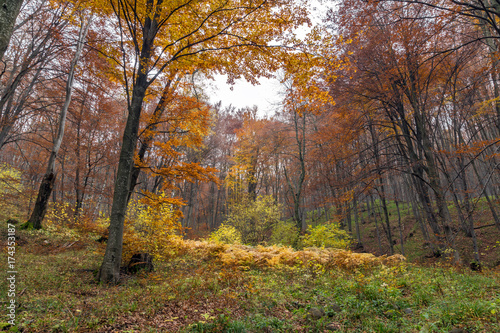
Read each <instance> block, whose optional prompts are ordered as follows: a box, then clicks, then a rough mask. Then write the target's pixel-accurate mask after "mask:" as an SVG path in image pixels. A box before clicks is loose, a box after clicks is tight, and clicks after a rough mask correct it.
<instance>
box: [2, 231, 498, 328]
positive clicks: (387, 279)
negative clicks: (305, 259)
mask: <svg viewBox="0 0 500 333" xmlns="http://www.w3.org/2000/svg"><path fill="white" fill-rule="evenodd" d="M18 232H19V234H20V237H21V239H23V240H24V242H23V244H22V245H19V246H17V251H16V265H17V271H18V275H17V282H16V283H17V285H16V290H17V294H18V296H17V298H16V301H17V306H18V307H17V310H16V324H17V325H16V326H15V327H9V326H8V325H4V324H2V325H0V327H3V329H4V330H11V331H15V330H17V331H19V332H325V331H328V330H336V331H338V332H449V331H451V330H452V329H454V328H462V329H464V330H465V331H466V332H499V331H500V316H499V314H500V278H499V275H498V273H497V272H495V271H484V272H482V273H477V272H469V271H459V270H456V269H454V268H450V267H420V266H416V265H412V264H407V263H400V264H397V265H395V266H391V267H388V266H384V265H379V266H375V267H372V268H369V269H353V270H346V269H341V268H335V267H334V268H325V267H319V266H298V265H297V266H280V265H278V266H274V267H260V268H259V267H252V266H245V267H241V266H230V265H224V264H223V263H221V262H220V261H218V260H216V259H210V258H207V257H199V256H193V255H180V256H178V257H176V258H173V259H170V260H168V261H166V262H162V263H157V264H156V267H155V272H153V273H150V274H139V275H136V276H127V275H125V276H124V277H123V278H122V282H121V284H119V285H117V286H103V285H99V284H97V283H96V282H95V273H96V270H97V269H98V267H99V264H100V260H101V259H102V253H101V251H102V250H99V248H98V246H99V245H98V243H95V242H91V241H87V242H84V241H83V240H81V239H79V240H76V243H73V242H75V240H74V238H72V237H69V236H68V237H69V238H68V239H64V238H58V239H54V240H53V239H50V238H48V236H47V234H46V233H42V232H40V233H37V232H30V233H28V232H21V231H18ZM72 243H73V244H72ZM0 269H1V271H2V274H4V273H5V272H6V271H7V270H6V267H5V260H2V266H1V268H0ZM0 290H1V291H2V294H1V300H2V301H5V300H7V295H6V292H5V290H7V285H6V279H5V277H4V276H2V277H1V280H0ZM313 308H316V309H320V310H322V311H323V312H322V313H324V315H322V316H321V317H319V318H317V317H312V316H311V315H310V314H309V313H310V312H311V311H312V310H313ZM0 321H1V322H2V323H5V322H6V321H7V318H6V316H5V311H4V313H2V317H1V319H0Z"/></svg>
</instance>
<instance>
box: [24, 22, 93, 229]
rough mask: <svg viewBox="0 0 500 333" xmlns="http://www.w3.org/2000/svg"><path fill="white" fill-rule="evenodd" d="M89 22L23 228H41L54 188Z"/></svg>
mask: <svg viewBox="0 0 500 333" xmlns="http://www.w3.org/2000/svg"><path fill="white" fill-rule="evenodd" d="M91 21H92V17H90V18H89V19H88V21H87V23H86V24H83V23H82V26H81V28H80V32H79V36H78V42H77V47H76V52H75V55H74V56H73V59H72V60H71V64H70V69H69V73H68V80H67V81H66V98H65V100H64V105H63V107H62V109H61V113H60V114H59V126H58V130H57V136H56V139H55V141H54V145H53V147H52V151H51V153H50V157H49V162H48V165H47V170H46V171H45V175H44V176H43V179H42V182H41V184H40V188H39V190H38V197H37V199H36V203H35V207H34V208H33V212H32V214H31V217H30V219H29V220H28V222H27V223H26V224H24V226H23V227H24V228H34V229H41V228H42V221H43V218H44V217H45V213H46V212H47V204H48V200H49V197H50V194H51V193H52V190H53V188H54V183H55V179H56V174H55V164H56V159H57V154H58V152H59V149H60V148H61V144H62V140H63V137H64V129H65V125H66V115H67V113H68V108H69V105H70V103H71V95H72V92H73V82H74V78H75V70H76V65H77V63H78V60H79V59H80V55H81V52H82V49H83V44H84V40H85V38H86V36H87V32H88V29H89V27H90V24H91Z"/></svg>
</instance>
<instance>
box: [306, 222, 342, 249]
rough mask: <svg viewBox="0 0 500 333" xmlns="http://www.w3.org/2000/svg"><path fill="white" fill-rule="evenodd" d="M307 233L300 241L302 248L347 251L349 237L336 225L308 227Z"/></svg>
mask: <svg viewBox="0 0 500 333" xmlns="http://www.w3.org/2000/svg"><path fill="white" fill-rule="evenodd" d="M307 232H308V233H307V234H306V235H305V236H304V237H303V239H302V245H303V246H304V247H318V248H323V249H324V248H333V249H347V248H348V247H349V245H350V244H351V236H349V234H348V233H347V231H345V230H342V229H340V226H339V225H338V224H336V223H328V224H320V225H317V226H315V227H312V226H309V227H308V229H307Z"/></svg>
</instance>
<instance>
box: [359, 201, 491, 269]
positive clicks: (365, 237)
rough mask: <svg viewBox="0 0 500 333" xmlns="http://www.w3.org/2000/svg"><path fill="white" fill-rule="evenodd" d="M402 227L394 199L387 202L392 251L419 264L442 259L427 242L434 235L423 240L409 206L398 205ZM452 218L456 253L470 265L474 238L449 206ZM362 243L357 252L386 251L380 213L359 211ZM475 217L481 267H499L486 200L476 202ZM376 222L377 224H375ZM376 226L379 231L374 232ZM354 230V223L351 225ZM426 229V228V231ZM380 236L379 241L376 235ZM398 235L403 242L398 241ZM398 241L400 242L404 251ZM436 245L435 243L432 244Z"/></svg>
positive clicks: (380, 252) (465, 264) (383, 227)
mask: <svg viewBox="0 0 500 333" xmlns="http://www.w3.org/2000/svg"><path fill="white" fill-rule="evenodd" d="M399 208H400V215H401V226H402V228H401V229H402V230H401V233H400V229H399V223H398V213H397V209H396V205H395V204H394V202H392V201H389V202H388V213H389V221H390V225H391V232H392V239H393V243H395V245H394V253H399V254H404V256H405V257H406V258H407V259H408V261H410V262H412V263H418V264H421V265H429V264H434V263H436V262H439V261H441V260H442V258H439V257H436V254H435V253H434V252H433V250H432V247H431V244H430V242H433V239H434V237H433V236H432V235H431V236H430V242H428V241H426V240H425V239H424V236H423V233H422V228H421V226H420V224H419V223H418V222H417V220H416V219H415V217H414V215H413V213H412V212H411V211H410V209H409V207H408V205H401V204H400V207H399ZM449 209H450V214H451V218H452V226H451V227H452V231H453V232H454V235H455V246H456V249H457V250H458V252H459V255H460V260H461V262H462V264H463V265H464V266H469V265H470V263H471V262H473V261H474V256H473V241H472V238H471V237H467V236H465V234H464V233H463V232H462V231H461V230H460V224H459V222H458V221H459V218H458V216H457V213H456V211H455V209H454V207H453V206H450V207H449ZM360 215H361V216H360V221H361V224H362V225H361V228H360V230H361V242H362V244H363V247H362V248H357V249H354V250H355V251H358V252H368V253H373V254H376V255H383V254H389V253H390V248H389V242H388V240H387V236H386V231H385V230H386V229H385V226H383V225H382V223H383V222H381V221H383V215H382V214H381V213H380V212H377V214H376V216H369V215H368V213H367V212H366V211H364V212H362V213H361V214H360ZM471 218H472V219H473V220H474V226H475V232H476V237H477V240H478V248H479V254H480V260H481V265H482V266H483V267H488V268H495V267H498V266H500V230H498V229H497V228H496V227H495V226H494V225H493V222H492V221H493V216H492V215H491V211H490V210H489V208H488V206H487V205H486V202H484V200H481V201H479V202H477V203H476V206H475V210H474V212H473V214H472V215H471ZM375 221H378V223H375ZM377 228H378V233H377ZM352 229H353V230H354V223H353V225H352ZM428 232H429V231H428ZM377 234H379V235H380V243H379V237H377ZM401 235H402V236H403V237H402V238H403V241H402V242H401ZM401 243H403V247H404V252H403V251H402V247H401ZM434 245H437V244H434Z"/></svg>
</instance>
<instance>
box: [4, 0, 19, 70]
mask: <svg viewBox="0 0 500 333" xmlns="http://www.w3.org/2000/svg"><path fill="white" fill-rule="evenodd" d="M23 2H24V1H23V0H0V61H1V60H3V55H4V54H5V51H7V47H8V46H9V42H10V38H11V37H12V33H13V32H14V24H15V23H16V19H17V16H18V15H19V11H20V10H21V6H22V5H23Z"/></svg>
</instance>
